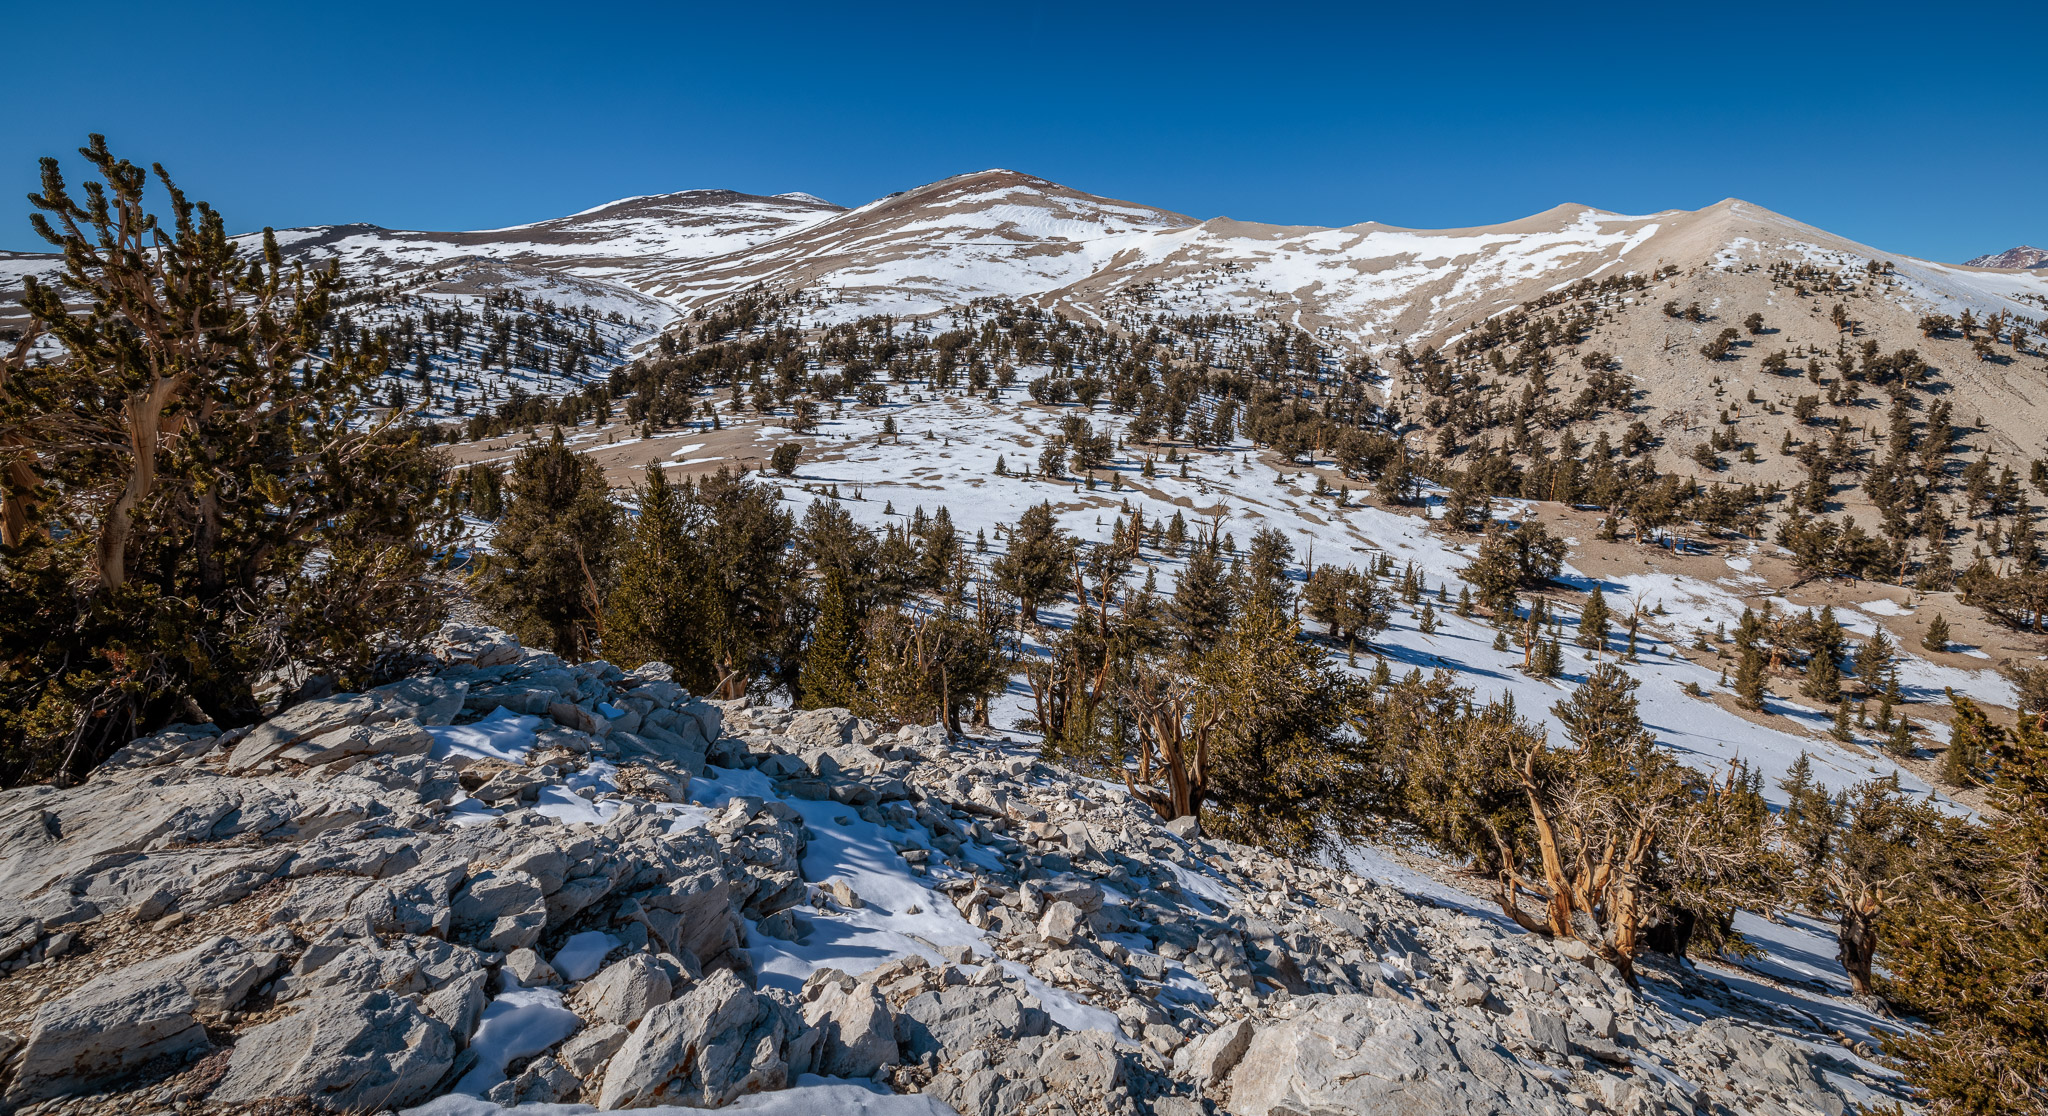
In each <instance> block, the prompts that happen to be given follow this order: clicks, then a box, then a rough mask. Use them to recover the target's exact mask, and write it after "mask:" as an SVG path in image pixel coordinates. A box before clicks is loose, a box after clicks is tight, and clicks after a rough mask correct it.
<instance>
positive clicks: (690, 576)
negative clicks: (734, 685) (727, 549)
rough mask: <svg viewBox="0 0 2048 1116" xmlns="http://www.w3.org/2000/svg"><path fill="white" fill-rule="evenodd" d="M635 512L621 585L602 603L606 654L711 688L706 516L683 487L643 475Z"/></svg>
mask: <svg viewBox="0 0 2048 1116" xmlns="http://www.w3.org/2000/svg"><path fill="white" fill-rule="evenodd" d="M638 495H639V504H640V514H639V516H638V517H637V518H636V519H634V521H633V526H632V530H631V532H630V533H629V534H628V535H627V537H626V540H625V544H624V546H623V547H622V548H621V556H620V561H619V573H618V584H617V586H616V587H615V588H614V589H613V590H612V592H611V595H610V596H609V597H608V598H607V599H606V601H605V634H604V654H605V657H606V658H608V659H609V660H611V661H612V662H613V663H616V664H617V665H619V666H621V667H625V668H627V669H629V670H630V669H632V668H634V667H638V666H640V665H641V664H643V663H647V662H655V661H659V662H664V663H667V664H668V665H669V666H671V667H673V668H675V671H676V675H675V677H676V680H677V681H678V682H680V683H682V684H683V685H685V686H689V687H691V688H693V689H695V690H697V691H698V692H702V691H703V690H705V689H709V687H710V683H711V682H713V681H715V679H713V678H711V676H710V672H711V645H710V643H709V641H708V639H707V638H706V637H707V635H708V633H709V624H708V622H707V621H708V618H707V617H706V615H705V607H704V606H705V601H706V600H707V598H708V596H709V593H710V586H709V580H710V578H711V576H712V571H711V568H710V563H709V562H708V560H707V557H706V555H705V553H704V547H703V545H702V543H701V541H700V539H701V536H702V534H703V530H704V514H703V509H702V508H700V507H699V506H698V505H697V504H696V503H695V502H694V501H692V500H691V499H690V498H689V497H690V493H689V489H688V485H687V484H685V485H683V486H680V487H679V486H677V485H675V484H672V483H670V481H669V479H668V471H667V470H665V469H663V468H661V467H660V466H659V465H656V466H654V467H652V468H650V469H648V470H647V482H646V484H645V485H643V486H642V487H641V489H640V491H639V494H638Z"/></svg>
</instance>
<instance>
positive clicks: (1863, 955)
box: [1835, 901, 1881, 996]
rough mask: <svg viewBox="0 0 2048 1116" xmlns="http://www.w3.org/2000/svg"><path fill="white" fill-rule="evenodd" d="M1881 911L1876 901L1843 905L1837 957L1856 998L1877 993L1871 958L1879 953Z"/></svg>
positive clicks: (1851, 991)
mask: <svg viewBox="0 0 2048 1116" xmlns="http://www.w3.org/2000/svg"><path fill="white" fill-rule="evenodd" d="M1880 910H1881V908H1880V907H1879V906H1878V905H1877V904H1876V903H1874V902H1868V901H1864V902H1852V903H1844V904H1842V917H1841V927H1840V930H1839V931H1838V932H1837V934H1836V938H1837V939H1838V940H1839V941H1840V943H1841V947H1840V949H1838V950H1837V951H1836V953H1835V958H1836V959H1837V960H1839V961H1840V962H1841V963H1842V971H1843V972H1845V973H1847V974H1849V992H1850V993H1851V994H1852V995H1856V996H1869V995H1872V994H1874V992H1875V987H1876V986H1875V985H1873V984H1872V983H1871V979H1870V966H1871V959H1872V957H1873V956H1875V954H1876V953H1877V915H1878V913H1879V911H1880Z"/></svg>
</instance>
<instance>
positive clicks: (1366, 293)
mask: <svg viewBox="0 0 2048 1116" xmlns="http://www.w3.org/2000/svg"><path fill="white" fill-rule="evenodd" d="M279 239H280V241H281V242H282V243H283V245H284V247H285V249H286V250H287V251H288V252H291V253H293V254H302V255H305V256H307V257H309V258H314V259H325V258H328V257H337V256H338V257H340V258H341V259H342V260H343V261H344V263H346V264H348V265H350V266H351V267H352V268H353V269H355V270H356V271H358V273H360V274H362V275H363V276H364V277H366V278H372V279H375V280H377V281H380V282H385V281H392V280H396V279H398V278H400V277H402V276H413V275H417V274H418V273H419V272H420V271H421V270H422V269H434V268H445V267H452V266H461V265H464V264H466V263H469V262H471V261H474V260H477V259H482V260H488V261H492V262H495V263H496V264H499V265H501V266H504V267H516V268H522V269H533V270H537V271H545V272H550V273H568V274H573V275H576V276H579V277H581V278H586V279H594V280H602V281H604V282H607V283H614V284H617V285H619V286H622V287H627V288H631V289H632V290H635V291H638V292H640V293H641V294H644V295H647V296H651V297H653V298H656V299H659V300H662V301H665V302H668V303H670V304H672V305H674V306H676V307H678V308H680V309H684V310H688V309H693V308H697V307H702V306H708V305H713V304H716V303H718V302H721V301H723V300H725V299H727V298H730V297H732V296H734V295H736V294H737V293H739V292H741V291H743V290H745V289H747V288H749V287H751V286H753V285H755V284H756V283H762V284H767V285H769V286H772V287H782V288H805V289H809V290H813V291H815V292H818V293H821V294H825V295H827V296H828V297H829V298H830V300H831V305H830V307H829V308H828V309H827V311H826V312H825V315H824V316H825V317H826V318H827V319H828V320H841V319H847V318H852V317H857V316H859V315H861V314H869V313H892V314H897V315H903V316H918V315H928V314H935V313H940V312H943V311H945V310H946V309H948V308H950V307H953V306H957V305H960V304H962V303H965V302H967V301H969V300H972V299H974V298H978V297H984V296H1006V297H1011V298H1017V299H1021V300H1026V301H1030V302H1034V303H1037V304H1039V305H1041V306H1059V307H1062V308H1065V309H1067V310H1069V311H1070V312H1072V313H1075V314H1079V315H1083V316H1088V317H1094V318H1098V319H1103V318H1109V317H1112V316H1115V315H1117V314H1122V313H1128V312H1131V311H1133V310H1171V311H1175V312H1183V313H1189V312H1210V311H1225V312H1235V313H1257V314H1263V315H1267V316H1270V317H1274V318H1277V319H1279V320H1282V321H1287V322H1291V323H1294V324H1297V325H1299V326H1301V327H1302V328H1306V329H1312V330H1317V331H1320V332H1322V333H1324V334H1325V335H1326V336H1330V337H1332V338H1333V339H1341V340H1344V341H1348V342H1350V343H1352V344H1355V345H1359V346H1366V347H1380V346H1391V345H1393V344H1395V343H1397V342H1401V341H1410V342H1415V343H1420V342H1422V341H1433V342H1439V343H1440V342H1442V341H1443V340H1445V339H1447V338H1451V337H1454V336H1456V335H1457V334H1459V333H1461V332H1462V331H1463V330H1465V329H1467V328H1469V327H1470V326H1471V324H1472V323H1474V322H1476V321H1480V320H1483V319H1485V318H1486V317H1488V316H1490V315H1493V314H1496V313H1499V312H1501V311H1502V310H1505V309H1507V308H1509V307H1513V306H1517V305H1520V304H1522V303H1525V302H1527V301H1529V300H1530V299H1532V298H1536V297H1538V296H1541V295H1542V294H1544V293H1546V292H1549V291H1554V290H1557V289H1560V288H1562V287H1564V286H1567V285H1569V284H1571V283H1573V282H1575V281H1577V280H1580V279H1587V278H1601V277H1605V276H1609V275H1618V274H1623V273H1628V272H1635V273H1649V272H1652V271H1656V270H1658V269H1660V268H1665V267H1675V268H1677V269H1679V270H1680V271H1687V270H1690V269H1694V268H1700V267H1711V266H1720V267H1724V268H1726V267H1733V266H1740V265H1743V264H1746V263H1750V262H1773V261H1777V260H1784V259H1792V260H1801V261H1810V262H1816V263H1820V262H1832V263H1833V264H1834V265H1835V266H1860V264H1861V263H1863V262H1866V261H1883V262H1892V263H1894V264H1895V265H1896V266H1897V268H1898V269H1899V271H1900V273H1901V274H1903V275H1905V276H1906V277H1907V278H1908V279H1910V281H1911V282H1910V287H1909V290H1908V291H1907V292H1906V293H1907V294H1908V295H1909V296H1910V297H1911V298H1912V300H1913V301H1914V304H1915V307H1916V308H1918V309H1921V310H1923V311H1924V310H1940V311H1944V312H1951V313H1953V312H1956V311H1958V310H1960V309H1963V308H1969V309H1972V310H1973V311H1976V312H1977V313H1979V314H1981V315H1989V314H1993V313H1999V312H2008V313H2016V314H2022V315H2027V316H2039V315H2041V314H2042V313H2044V312H2048V272H2043V271H2040V270H2033V271H2029V270H2019V271H2014V270H2010V269H2012V268H2016V267H2017V268H2025V267H2027V266H2030V265H2027V264H2024V263H2012V262H2007V263H2004V264H2002V265H1999V266H2003V267H2005V268H2007V269H2008V270H2005V271H2002V272H2001V271H1997V270H1972V269H1971V268H1970V267H1968V266H1956V265H1946V264H1939V263H1933V262H1929V261H1918V260H1911V259H1908V258H1906V257H1901V256H1897V255H1894V254H1890V253H1886V252H1883V251H1881V250H1880V249H1877V248H1872V247H1869V246H1865V245H1861V244H1857V243H1855V242H1853V241H1849V240H1846V239H1844V238H1841V237H1837V236H1834V235H1832V234H1829V233H1827V232H1824V231H1822V230H1820V229H1817V228H1814V227H1812V226H1810V225H1806V224H1803V223H1801V222H1798V221H1795V220H1793V219H1791V218H1788V217H1785V216H1782V215H1780V214H1777V213H1773V212H1771V211H1770V210H1767V209H1763V208H1761V207H1759V206H1755V205H1752V204H1750V203H1747V202H1743V201H1738V200H1735V199H1729V200H1725V201H1722V202H1718V203H1716V204H1714V205H1711V206H1708V207H1706V208H1705V209H1700V210H1690V211H1688V210H1667V211H1664V212H1661V213H1654V214H1647V215H1634V216H1630V215H1623V214H1615V213H1609V212H1605V211H1603V210H1599V209H1595V208H1592V207H1590V206H1585V205H1571V204H1568V205H1559V206H1556V207H1554V208H1552V209H1549V210H1546V211H1545V212H1542V213H1538V214H1535V215H1533V216H1530V217H1525V218H1522V219H1520V220H1516V221H1510V222H1507V223H1504V224H1498V225H1486V226H1477V227H1472V228H1462V229H1407V228H1398V227H1394V226H1390V225H1384V224H1381V223H1379V222H1374V221H1368V222H1365V223H1362V224H1356V225H1349V226H1345V227H1343V228H1321V227H1316V226H1289V225H1270V224H1260V223H1256V222H1251V221H1241V220H1234V219H1231V218H1228V217H1216V218H1212V219H1209V220H1198V219H1196V218H1194V217H1190V216H1186V215H1183V214H1179V213H1174V212H1170V211H1168V210H1163V209H1158V208H1155V207H1152V206H1147V205H1143V204H1139V203H1134V202H1125V201H1117V200H1113V199H1109V198H1103V197H1098V196H1095V195H1092V194H1087V193H1083V192H1081V191H1079V190H1075V189H1072V188H1069V187H1066V186H1062V185H1060V184H1058V183H1054V182H1050V181H1047V180H1045V179H1042V178H1036V177H1033V176H1031V175H1028V174H1021V173H1018V172H1015V171H1007V170H988V171H980V172H976V173H972V174H963V175H958V176H955V177H953V178H948V179H944V180H942V181H939V182H935V183H932V184H930V185H927V186H921V187H918V188H916V189H912V190H908V191H904V192H902V193H898V194H892V195H890V196H888V197H885V198H881V199H879V200H876V201H873V202H870V203H868V204H866V205H863V206H860V207H859V208H856V209H851V210H848V209H842V208H840V207H838V206H835V205H832V204H830V203H828V202H824V201H821V200H819V199H817V198H815V197H812V196H810V195H807V194H795V193H792V194H781V195H776V196H772V197H764V196H759V195H751V194H741V193H736V192H733V191H729V190H690V191H684V192H681V193H674V194H660V195H653V196H647V197H636V198H625V199H621V200H618V201H614V202H609V203H607V204H604V205H601V206H597V207H595V208H593V209H589V210H586V211H584V212H581V213H577V214H573V215H570V216H567V217H561V218H556V219H554V220H549V221H541V222H536V223H533V224H528V225H519V226H514V227H511V228H505V229H491V230H481V231H473V232H420V231H408V230H395V229H384V228H379V227H377V226H374V225H363V224H341V225H325V226H315V227H310V228H302V229H288V230H284V231H282V232H280V234H279ZM2020 251H2022V250H2020V249H2015V250H2014V253H2017V252H2020ZM2014 253H2006V254H2005V255H2004V256H2001V257H1996V259H1999V260H2005V259H2006V258H2007V257H2014V258H2015V259H2017V257H2015V256H2014ZM1990 259H1993V258H1992V257H1986V258H1983V259H1980V260H1975V261H1972V264H1979V265H1981V264H1985V263H1986V262H1987V261H1988V260H1990ZM55 262H56V261H55V258H54V257H48V256H36V255H33V254H19V253H0V279H11V278H12V277H13V275H12V273H15V272H19V271H21V270H24V269H28V270H47V269H50V268H53V267H54V265H55Z"/></svg>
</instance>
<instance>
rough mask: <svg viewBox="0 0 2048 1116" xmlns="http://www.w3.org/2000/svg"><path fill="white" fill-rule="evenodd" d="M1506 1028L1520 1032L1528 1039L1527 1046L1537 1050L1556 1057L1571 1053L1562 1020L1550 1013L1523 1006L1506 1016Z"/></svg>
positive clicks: (1569, 1040) (1570, 1045)
mask: <svg viewBox="0 0 2048 1116" xmlns="http://www.w3.org/2000/svg"><path fill="white" fill-rule="evenodd" d="M1508 1026H1510V1027H1513V1028H1514V1029H1515V1030H1517V1031H1520V1032H1522V1034H1523V1035H1524V1036H1526V1037H1527V1038H1528V1039H1529V1044H1530V1045H1531V1046H1534V1047H1535V1048H1536V1049H1538V1050H1543V1051H1547V1052H1549V1053H1551V1054H1557V1055H1564V1054H1569V1053H1571V1049H1572V1040H1571V1035H1570V1033H1569V1032H1568V1031H1567V1030H1566V1029H1565V1025H1564V1020H1562V1019H1559V1018H1558V1017H1557V1016H1555V1015H1553V1014H1551V1013H1550V1012H1547V1011H1543V1010H1541V1009H1540V1008H1532V1007H1529V1006H1527V1005H1526V1004H1525V1005H1523V1006H1521V1007H1518V1008H1516V1009H1515V1010H1514V1014H1512V1015H1510V1016H1508Z"/></svg>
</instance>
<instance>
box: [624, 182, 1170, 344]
mask: <svg viewBox="0 0 2048 1116" xmlns="http://www.w3.org/2000/svg"><path fill="white" fill-rule="evenodd" d="M1197 224H1198V222H1197V221H1196V220H1195V219H1194V218H1192V217H1187V216H1183V215H1181V214H1178V213H1171V212H1168V211H1166V210H1163V209H1154V208H1152V207H1150V206H1144V205H1136V204H1132V203H1129V202H1120V201H1112V200H1110V199H1107V198H1099V197H1095V196H1093V195H1090V194H1084V193H1081V192H1079V191H1077V190H1071V189H1068V188H1067V187H1064V186H1061V185H1058V184H1057V183H1053V182H1048V181H1046V180H1044V179H1042V178H1033V177H1031V176H1030V175H1025V174H1018V173H1016V172H1013V171H1000V170H997V171H983V172H981V173H979V174H966V175H960V176H958V177H955V178H948V179H945V180H943V181H940V182H935V183H932V184H931V185H929V186H922V187H919V188H918V189H915V190H910V191H907V192H905V193H901V194H892V195H890V196H889V197H886V198H882V199H880V200H879V201H874V202H870V203H868V204H867V205H864V206H861V207H860V208H858V209H854V210H850V211H848V212H845V213H842V214H839V215H838V216H835V217H832V218H830V219H828V220H825V221H821V222H819V223H817V224H815V225H811V226H809V227H806V228H804V229H801V230H799V231H796V232H793V233H790V234H788V235H786V236H784V237H782V238H780V239H778V240H776V241H774V242H772V243H769V244H766V245H763V246H761V247H760V248H757V249H754V250H751V251H744V252H736V253H733V254H730V255H727V256H722V257H719V258H716V259H710V260H704V261H701V262H694V261H693V262H688V263H682V264H678V265H676V266H673V267H670V268H667V269H665V270H663V271H662V272H660V273H659V274H658V275H657V276H656V277H655V279H654V280H653V282H652V283H651V285H650V290H652V291H653V292H654V293H657V294H660V295H662V296H664V297H669V298H673V299H675V300H677V301H678V302H680V303H683V304H686V305H696V304H703V303H706V302H714V301H717V300H720V299H722V298H724V297H727V296H730V295H732V294H735V293H738V292H739V291H742V290H745V289H746V288H748V287H751V286H753V285H754V284H756V283H766V284H769V285H771V286H780V287H803V288H808V289H814V290H818V291H820V292H821V293H826V294H827V295H828V296H829V297H831V298H832V299H833V300H834V303H835V305H834V307H833V310H832V312H831V314H832V316H833V317H854V316H858V315H859V314H864V313H895V314H903V315H920V314H928V313H932V312H935V311H938V310H941V309H944V308H946V307H948V306H955V305H958V304H960V303H963V302H966V301H969V300H971V299H974V298H979V297H984V296H1008V297H1015V298H1039V299H1043V298H1047V297H1052V298H1057V297H1059V293H1060V292H1063V291H1067V290H1070V289H1075V288H1079V289H1083V290H1085V289H1087V288H1088V281H1089V280H1090V279H1091V278H1094V277H1098V276H1102V275H1104V274H1113V273H1116V272H1117V271H1119V270H1121V269H1124V268H1128V267H1130V266H1131V265H1133V264H1134V263H1135V262H1137V261H1138V260H1139V259H1141V258H1142V257H1143V253H1144V251H1145V247H1144V246H1145V245H1148V244H1151V243H1155V242H1156V239H1157V238H1158V237H1159V236H1161V235H1164V234H1170V233H1173V232H1176V231H1179V230H1183V229H1190V228H1194V227H1196V225H1197Z"/></svg>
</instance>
